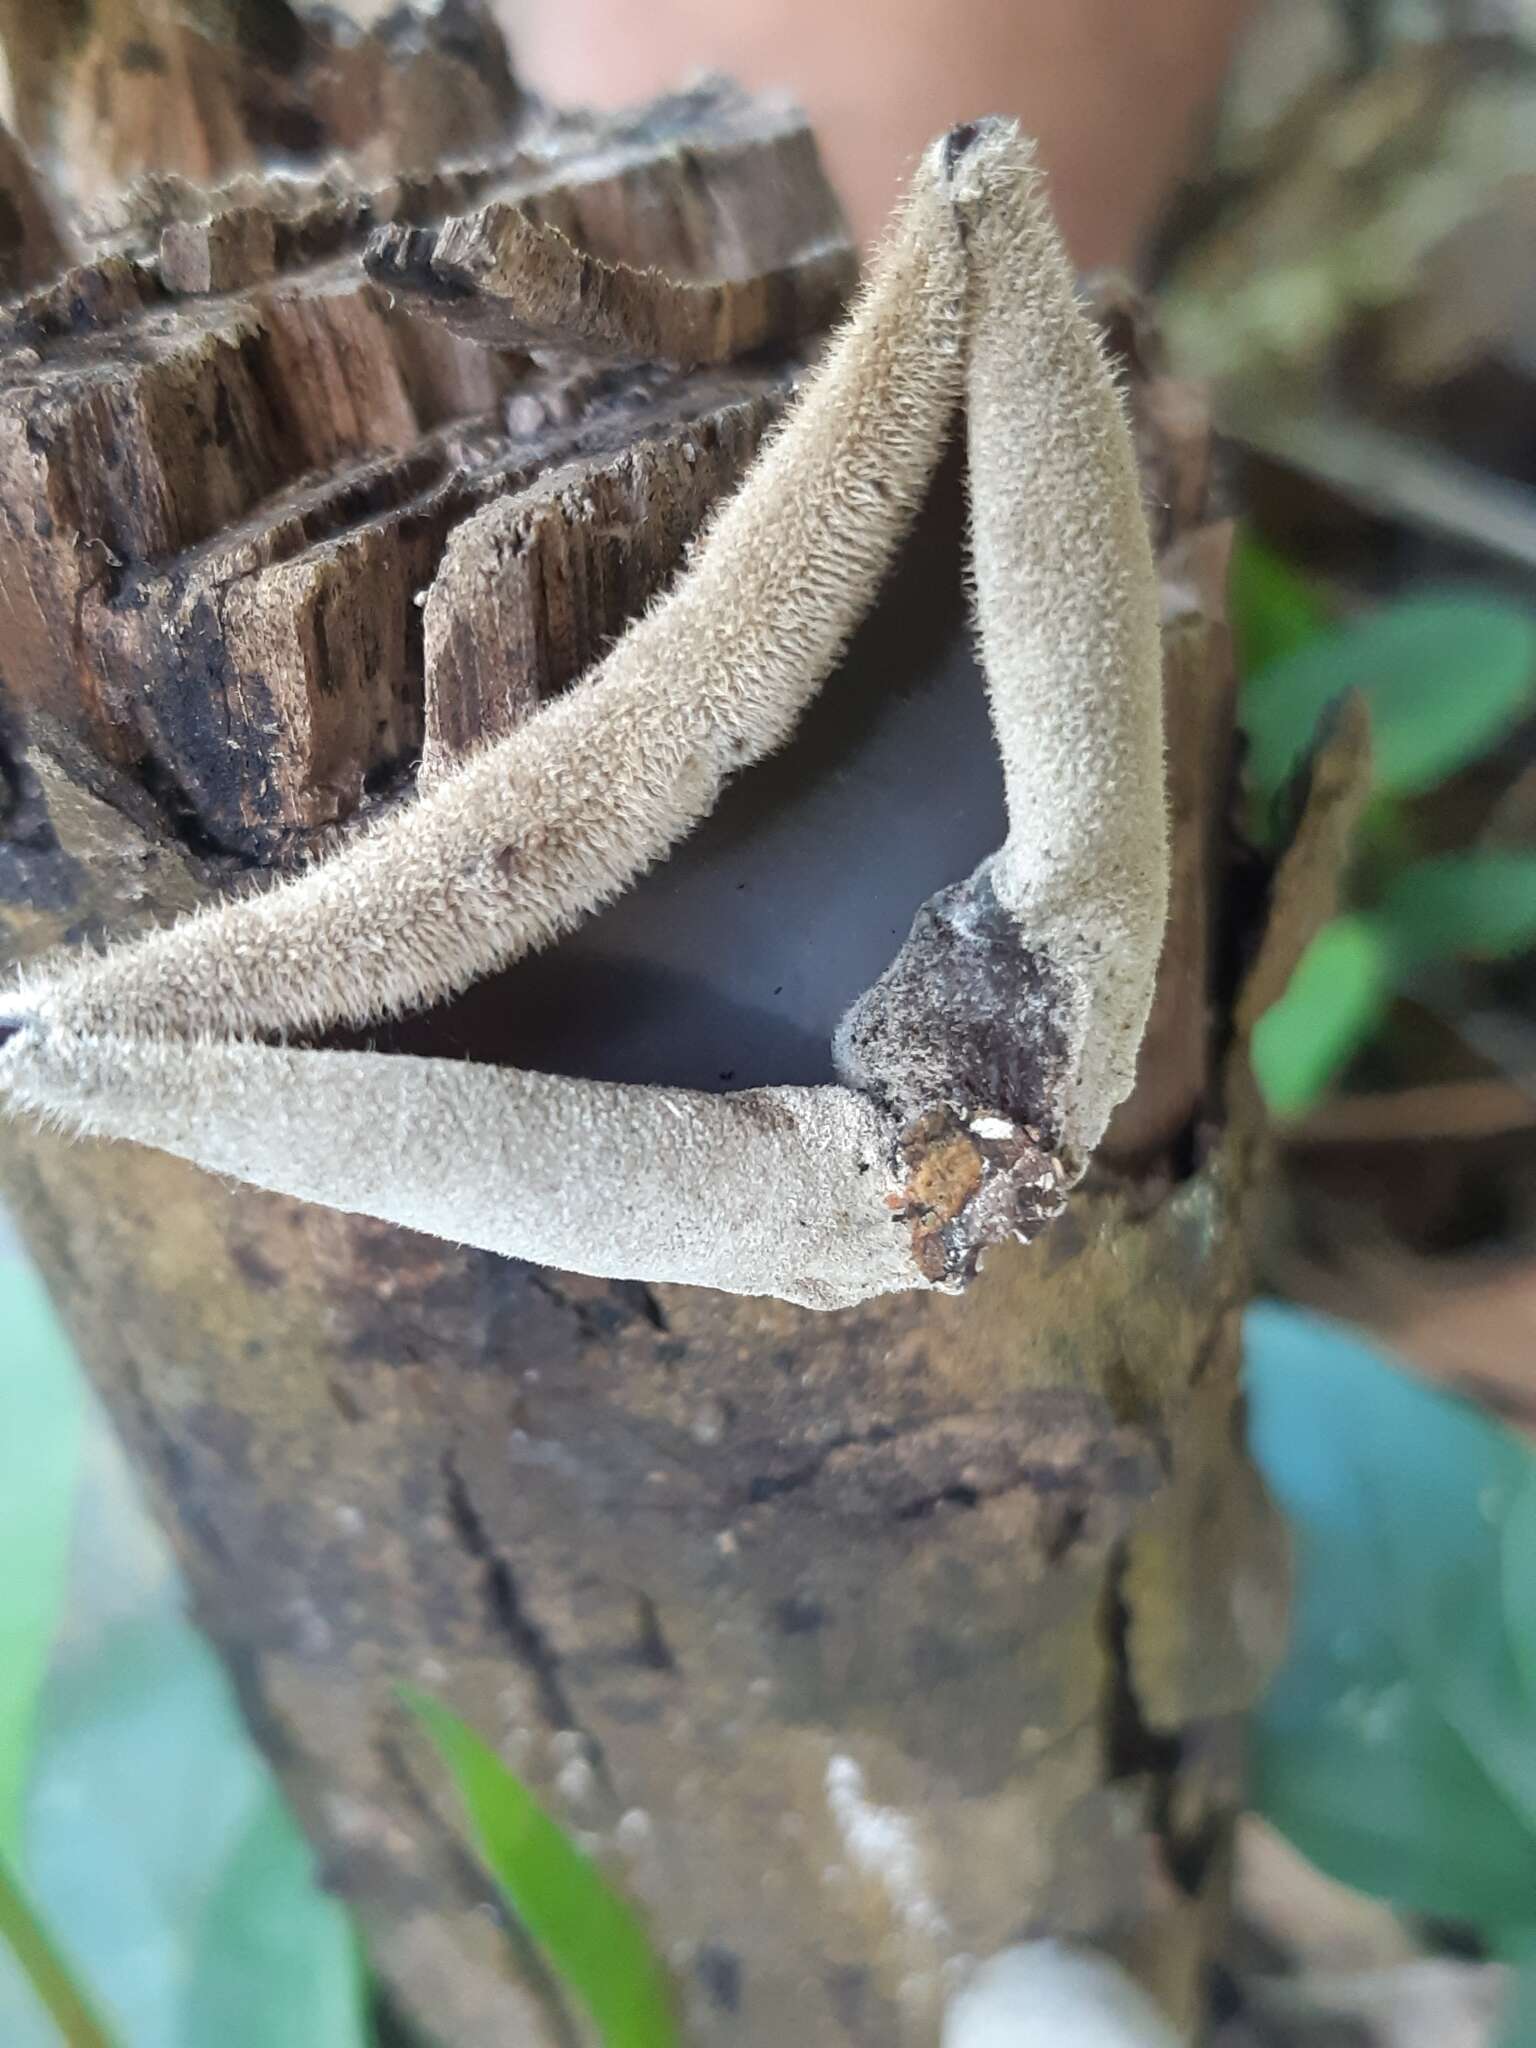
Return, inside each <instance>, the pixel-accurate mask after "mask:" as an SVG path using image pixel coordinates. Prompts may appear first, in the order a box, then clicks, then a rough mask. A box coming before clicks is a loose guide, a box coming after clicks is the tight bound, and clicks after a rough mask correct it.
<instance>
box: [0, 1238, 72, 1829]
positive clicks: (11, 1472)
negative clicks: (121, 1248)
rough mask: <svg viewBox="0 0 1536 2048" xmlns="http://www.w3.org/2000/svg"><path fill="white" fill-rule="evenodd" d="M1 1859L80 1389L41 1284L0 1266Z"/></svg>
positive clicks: (59, 1588) (53, 1609) (27, 1740)
mask: <svg viewBox="0 0 1536 2048" xmlns="http://www.w3.org/2000/svg"><path fill="white" fill-rule="evenodd" d="M0 1330H3V1331H4V1332H5V1349H4V1355H3V1360H0V1559H3V1560H4V1570H3V1572H0V1856H7V1857H10V1858H11V1859H12V1860H15V1858H16V1857H17V1856H18V1854H19V1849H20V1833H21V1805H22V1791H23V1787H24V1786H25V1784H26V1777H27V1770H28V1766H29V1764H30V1761H31V1756H32V1746H33V1737H34V1732H35V1727H36V1719H37V1702H38V1696H39V1694H40V1692H41V1689H42V1684H43V1679H44V1676H45V1675H46V1673H47V1669H48V1659H49V1655H50V1653H51V1651H52V1647H53V1642H54V1637H55V1635H56V1633H57V1630H58V1625H59V1617H60V1614H61V1612H62V1609H63V1604H64V1595H65V1586H66V1583H67V1578H68V1567H69V1545H70V1531H71V1527H72V1525H73V1520H74V1503H75V1484H76V1479H77V1476H78V1472H79V1463H80V1436H81V1412H82V1411H81V1389H80V1381H79V1378H78V1374H77V1371H76V1368H75V1363H74V1359H73V1357H72V1355H71V1352H70V1348H69V1343H68V1340H67V1339H66V1337H65V1336H64V1333H63V1331H62V1330H61V1329H60V1327H59V1324H58V1320H57V1318H56V1317H55V1315H54V1313H53V1310H52V1308H51V1306H50V1305H49V1301H48V1297H47V1295H46V1294H45V1293H44V1292H43V1287H42V1283H41V1281H39V1280H38V1279H37V1278H36V1277H35V1276H34V1275H33V1273H32V1272H31V1270H30V1268H29V1267H27V1266H26V1265H24V1264H23V1263H22V1262H21V1260H19V1259H8V1260H5V1261H4V1262H3V1263H0Z"/></svg>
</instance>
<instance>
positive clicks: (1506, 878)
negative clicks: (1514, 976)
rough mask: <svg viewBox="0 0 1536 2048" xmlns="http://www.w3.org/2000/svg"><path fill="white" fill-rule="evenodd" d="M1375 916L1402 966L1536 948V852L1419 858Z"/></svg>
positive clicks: (1503, 955) (1395, 882)
mask: <svg viewBox="0 0 1536 2048" xmlns="http://www.w3.org/2000/svg"><path fill="white" fill-rule="evenodd" d="M1377 915H1378V916H1379V917H1380V919H1381V920H1382V921H1383V923H1384V924H1385V926H1386V928H1387V930H1388V932H1389V935H1390V938H1391V942H1392V945H1393V949H1394V951H1395V953H1396V954H1397V957H1398V960H1399V962H1400V963H1401V964H1402V965H1403V966H1412V965H1415V964H1417V963H1418V962H1419V961H1425V960H1438V959H1455V958H1464V959H1483V960H1498V959H1504V958H1506V957H1508V956H1509V955H1510V954H1513V953H1521V952H1524V951H1526V950H1527V949H1528V948H1529V947H1531V946H1533V945H1536V854H1530V853H1453V854H1446V855H1443V856H1442V857H1441V858H1439V859H1436V860H1422V861H1416V862H1415V863H1414V865H1413V866H1412V867H1409V868H1405V869H1404V870H1403V872H1402V873H1401V874H1399V875H1398V876H1397V877H1396V878H1395V879H1394V880H1393V882H1392V884H1391V886H1390V888H1389V889H1388V890H1387V891H1386V893H1385V895H1384V896H1383V898H1382V900H1381V903H1380V905H1379V906H1378V911H1377Z"/></svg>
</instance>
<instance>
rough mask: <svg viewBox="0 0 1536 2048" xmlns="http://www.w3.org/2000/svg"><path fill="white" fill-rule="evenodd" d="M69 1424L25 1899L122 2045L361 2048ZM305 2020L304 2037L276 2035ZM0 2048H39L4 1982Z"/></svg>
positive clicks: (211, 1661) (327, 1954)
mask: <svg viewBox="0 0 1536 2048" xmlns="http://www.w3.org/2000/svg"><path fill="white" fill-rule="evenodd" d="M87 1416H88V1418H89V1427H88V1431H87V1436H86V1442H85V1462H84V1468H83V1473H82V1484H81V1487H80V1493H79V1503H78V1513H77V1525H76V1533H75V1556H74V1562H73V1568H72V1574H71V1584H70V1593H69V1601H68V1613H67V1617H66V1624H65V1627H64V1629H63V1630H62V1632H61V1634H60V1636H59V1639H58V1641H57V1643H56V1645H55V1649H54V1656H53V1662H52V1668H51V1670H50V1672H49V1675H48V1678H47V1682H46V1685H45V1688H44V1693H43V1705H42V1712H41V1713H40V1715H39V1716H38V1719H37V1726H36V1737H35V1742H34V1750H33V1757H32V1769H31V1773H30V1780H29V1784H28V1790H27V1800H26V1824H25V1830H24V1834H25V1851H26V1859H25V1869H26V1879H27V1890H28V1895H29V1898H30V1899H31V1901H32V1903H33V1905H34V1907H35V1909H36V1911H37V1913H38V1914H39V1915H40V1916H41V1917H42V1918H43V1919H44V1920H45V1921H46V1922H47V1923H48V1924H49V1925H51V1926H53V1927H56V1928H57V1929H58V1930H59V1932H60V1935H61V1936H62V1937H64V1938H67V1941H68V1946H69V1951H70V1955H71V1958H72V1960H73V1962H74V1963H75V1965H76V1968H77V1970H78V1972H79V1974H80V1976H81V1977H82V1978H83V1980H84V1981H85V1982H86V1983H87V1984H89V1985H90V1987H91V1989H92V1992H93V1994H94V1995H95V1997H96V1999H97V2001H98V2003H99V2004H100V2006H101V2007H102V2008H103V2010H104V2011H105V2013H106V2014H107V2016H108V2018H109V2019H110V2021H111V2023H112V2024H113V2026H114V2027H115V2028H116V2029H117V2031H118V2033H119V2035H120V2036H121V2038H122V2039H123V2041H125V2042H128V2043H131V2044H132V2048H208V2044H209V2043H210V2042H215V2043H218V2042H222V2041H223V2040H224V2039H225V2038H226V2037H233V2039H234V2040H235V2041H237V2042H238V2043H239V2044H241V2048H289V2044H290V2043H291V2042H294V2041H296V2040H302V2041H305V2042H308V2041H310V2040H315V2041H320V2040H323V2041H324V2044H325V2048H362V2044H363V2043H364V2042H365V2041H366V2040H367V2038H368V2025H367V2007H366V1993H365V1987H364V1986H363V1985H362V1984H361V1982H360V1979H359V1975H358V1970H357V1961H356V1942H355V1939H354V1937H353V1935H352V1933H351V1930H350V1928H349V1926H348V1924H347V1922H346V1920H345V1917H344V1916H343V1914H342V1913H341V1912H340V1910H339V1908H338V1907H337V1905H336V1903H335V1901H334V1900H331V1899H329V1898H327V1897H326V1896H325V1895H324V1894H323V1893H321V1892H320V1890H319V1889H318V1887H317V1886H316V1884H315V1882H314V1878H313V1874H312V1872H311V1871H310V1869H309V1867H308V1859H307V1857H306V1856H305V1855H304V1853H303V1851H302V1848H301V1847H300V1845H298V1843H297V1840H296V1838H295V1837H292V1836H291V1835H290V1836H289V1838H288V1842H287V1847H286V1849H285V1848H284V1845H283V1838H282V1835H281V1832H280V1825H281V1824H280V1823H279V1822H278V1821H277V1820H276V1819H275V1817H274V1808H275V1803H276V1796H277V1795H276V1792H275V1790H274V1787H273V1783H272V1779H271V1776H270V1774H269V1772H268V1771H267V1769H266V1766H265V1765H264V1763H263V1762H262V1760H261V1758H260V1757H259V1756H258V1755H257V1754H256V1752H255V1750H254V1749H253V1748H252V1746H251V1743H250V1740H249V1737H248V1736H247V1734H246V1732H245V1729H244V1727H243V1725H242V1723H241V1720H240V1717H239V1713H238V1711H237V1709H236V1706H235V1703H234V1700H233V1697H232V1695H231V1692H230V1688H229V1684H228V1681H227V1679H226V1677H225V1675H224V1672H223V1670H222V1668H221V1667H220V1665H219V1663H218V1661H217V1659H216V1658H215V1657H214V1655H213V1653H212V1651H211V1650H210V1649H209V1648H208V1646H207V1644H206V1643H204V1642H203V1640H202V1639H201V1637H200V1636H199V1635H198V1634H197V1632H196V1631H195V1630H194V1629H193V1628H192V1627H191V1626H190V1624H189V1623H188V1621H187V1618H186V1615H185V1612H184V1605H183V1593H182V1588H181V1584H180V1581H179V1579H178V1577H177V1575H176V1573H175V1571H174V1569H173V1567H172V1565H171V1562H170V1558H169V1555H168V1553H167V1551H166V1548H165V1545H164V1543H163V1541H162V1540H161V1539H160V1537H159V1536H158V1533H157V1532H156V1531H155V1530H154V1528H153V1526H152V1525H151V1524H150V1523H149V1522H148V1520H147V1518H146V1517H145V1515H144V1513H143V1510H142V1508H141V1507H140V1505H139V1502H138V1499H137V1495H136V1493H135V1492H134V1489H133V1486H132V1482H131V1479H130V1477H129V1475H128V1474H127V1472H126V1469H125V1467H124V1464H123V1460H122V1457H121V1454H120V1453H119V1452H118V1450H117V1447H116V1445H115V1443H114V1442H113V1441H112V1439H111V1437H110V1435H109V1433H108V1432H107V1431H106V1430H105V1428H104V1426H103V1425H102V1424H101V1422H100V1419H99V1417H97V1416H96V1414H95V1412H94V1410H93V1409H90V1408H88V1409H87ZM0 1583H3V1581H0ZM310 2009H312V2010H313V2012H314V2014H315V2015H316V2019H317V2023H316V2025H315V2026H313V2027H311V2026H310V2025H309V2024H308V2022H307V2021H305V2022H304V2023H302V2024H301V2023H299V2022H296V2021H295V2019H294V2014H295V2013H296V2012H304V2011H306V2010H310ZM320 2019H323V2020H324V2028H323V2031H322V2029H321V2027H320V2025H319V2023H318V2022H319V2020H320ZM40 2028H41V2029H42V2031H39V2029H40ZM0 2041H3V2042H4V2043H5V2048H57V2043H56V2036H55V2034H54V2033H53V2031H52V2030H51V2029H48V2028H47V2027H46V2024H45V2023H44V2022H43V2021H42V2018H41V2015H40V2014H37V2013H36V2012H35V2009H34V2002H33V2001H32V2000H31V1999H30V1998H27V1997H26V1996H25V1987H24V1986H18V1985H17V1984H16V1982H15V1975H14V1972H10V1971H8V1970H6V1969H4V1968H0Z"/></svg>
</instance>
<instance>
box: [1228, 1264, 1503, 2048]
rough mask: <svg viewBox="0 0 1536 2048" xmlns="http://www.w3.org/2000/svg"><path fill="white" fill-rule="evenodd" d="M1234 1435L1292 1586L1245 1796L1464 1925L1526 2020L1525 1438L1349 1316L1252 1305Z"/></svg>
mask: <svg viewBox="0 0 1536 2048" xmlns="http://www.w3.org/2000/svg"><path fill="white" fill-rule="evenodd" d="M1247 1354H1248V1355H1247V1392H1248V1407H1249V1429H1250V1441H1251V1444H1252V1447H1253V1451H1254V1455H1255V1457H1256V1459H1257V1461H1258V1463H1259V1466H1260V1469H1261V1470H1262V1471H1263V1473H1264V1477H1265V1480H1266V1482H1267V1484H1268V1486H1269V1489H1270V1491H1271V1493H1272V1494H1273V1496H1274V1498H1275V1500H1276V1501H1277V1502H1278V1504H1279V1506H1280V1507H1281V1508H1282V1509H1283V1510H1284V1512H1285V1514H1286V1516H1287V1517H1288V1519H1289V1521H1290V1523H1291V1525H1292V1529H1293V1533H1294V1538H1295V1546H1296V1571H1297V1583H1296V1603H1295V1613H1294V1622H1293V1633H1292V1640H1291V1645H1290V1651H1289V1656H1288V1659H1287V1662H1286V1665H1285V1667H1284V1669H1283V1670H1282V1672H1281V1673H1280V1675H1279V1677H1278V1679H1277V1680H1276V1682H1275V1684H1274V1686H1273V1688H1272V1689H1271V1691H1270V1693H1269V1696H1268V1698H1267V1700H1266V1701H1265V1703H1264V1706H1263V1708H1262V1710H1261V1712H1260V1714H1259V1716H1258V1719H1257V1724H1256V1728H1255V1740H1254V1782H1253V1798H1254V1803H1255V1805H1256V1806H1258V1807H1259V1808H1260V1810H1261V1811H1262V1812H1264V1813H1265V1814H1267V1815H1268V1817H1269V1818H1270V1819H1271V1820H1272V1821H1273V1822H1274V1823H1275V1825H1276V1826H1277V1827H1279V1828H1280V1829H1282V1830H1283V1832H1284V1833H1285V1834H1287V1835H1288V1836H1289V1837H1290V1838H1291V1840H1292V1841H1293V1842H1295V1843H1296V1845H1297V1847H1298V1848H1300V1849H1301V1850H1302V1852H1303V1853H1304V1854H1305V1855H1307V1856H1309V1857H1310V1858H1311V1859H1312V1861H1313V1862H1315V1863H1317V1864H1319V1865H1320V1866H1321V1867H1322V1868H1323V1869H1324V1870H1326V1871H1328V1872H1330V1873H1331V1874H1332V1875H1333V1876H1335V1877H1337V1878H1339V1879H1340V1880H1341V1881H1342V1882H1344V1883H1345V1884H1349V1885H1353V1886H1355V1887H1356V1888H1357V1889H1358V1890H1360V1891H1366V1892H1371V1893H1374V1894H1375V1895H1376V1896H1377V1897H1379V1898H1383V1899H1387V1900H1389V1901H1390V1902H1391V1903H1392V1904H1393V1905H1395V1906H1398V1907H1400V1908H1402V1909H1404V1910H1406V1911H1410V1912H1415V1913H1421V1914H1428V1915H1432V1916H1434V1917H1436V1918H1438V1919H1445V1920H1451V1921H1455V1922H1460V1923H1463V1924H1465V1925H1467V1926H1469V1927H1472V1928H1474V1929H1475V1930H1476V1931H1477V1932H1478V1933H1479V1934H1480V1935H1481V1937H1482V1938H1483V1940H1484V1941H1485V1942H1486V1944H1487V1946H1488V1948H1489V1950H1490V1952H1492V1953H1493V1954H1495V1955H1500V1956H1504V1957H1506V1958H1507V1959H1509V1960H1510V1961H1511V1962H1513V1963H1514V1964H1516V1966H1517V1967H1518V1968H1520V1971H1521V1976H1520V1985H1519V1992H1518V1995H1517V2007H1518V2010H1517V2011H1516V2013H1515V2014H1513V2015H1512V2016H1511V2017H1510V2020H1509V2022H1508V2025H1509V2028H1510V2032H1509V2033H1508V2036H1507V2040H1508V2044H1509V2048H1530V2043H1531V2041H1532V2040H1533V2039H1536V2035H1533V2034H1532V2033H1531V2032H1530V2031H1529V2030H1528V2028H1527V2021H1528V2019H1529V2018H1530V2017H1532V2016H1533V2015H1536V1456H1533V1454H1532V1452H1531V1451H1530V1449H1529V1448H1528V1447H1527V1446H1526V1445H1525V1444H1524V1443H1523V1442H1522V1441H1521V1440H1520V1439H1519V1438H1517V1437H1515V1436H1514V1435H1513V1434H1512V1433H1511V1432H1510V1431H1508V1430H1506V1429H1503V1428H1501V1427H1500V1426H1499V1425H1498V1424H1497V1423H1494V1422H1492V1421H1490V1420H1489V1419H1488V1418H1487V1417H1486V1416H1484V1415H1482V1414H1481V1413H1480V1412H1479V1411H1477V1410H1475V1409H1473V1408H1470V1407H1468V1406H1466V1405H1465V1404H1463V1403H1461V1402H1459V1401H1456V1400H1453V1399H1452V1398H1450V1397H1449V1396H1447V1395H1445V1394H1442V1393H1440V1392H1438V1391H1436V1390H1434V1389H1432V1388H1430V1387H1428V1386H1425V1385H1423V1384H1421V1383H1420V1382H1418V1381H1416V1380H1415V1379H1414V1378H1413V1377H1412V1376H1411V1375H1410V1374H1408V1373H1407V1372H1406V1371H1404V1370H1402V1369H1401V1368H1400V1367H1397V1366H1396V1365H1394V1364H1393V1363H1392V1362H1391V1361H1389V1360H1388V1359H1386V1358H1385V1357H1383V1356H1382V1355H1381V1354H1380V1353H1379V1352H1378V1351H1376V1350H1375V1349H1374V1348H1373V1347H1372V1346H1371V1345H1369V1344H1367V1343H1366V1342H1365V1341H1363V1340H1362V1339H1361V1338H1360V1337H1359V1336H1358V1335H1356V1334H1355V1333H1353V1332H1351V1331H1350V1330H1348V1329H1346V1328H1345V1327H1344V1326H1342V1325H1340V1324H1337V1323H1333V1322H1330V1321H1329V1320H1327V1319H1326V1318H1324V1317H1321V1316H1316V1315H1311V1314H1307V1313H1304V1312H1302V1311H1300V1310H1297V1309H1291V1308H1283V1307H1281V1306H1279V1305H1278V1304H1271V1303H1266V1304H1261V1305H1260V1306H1258V1307H1257V1308H1255V1309H1253V1310H1251V1311H1250V1313H1249V1317H1248V1325H1247Z"/></svg>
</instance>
